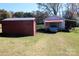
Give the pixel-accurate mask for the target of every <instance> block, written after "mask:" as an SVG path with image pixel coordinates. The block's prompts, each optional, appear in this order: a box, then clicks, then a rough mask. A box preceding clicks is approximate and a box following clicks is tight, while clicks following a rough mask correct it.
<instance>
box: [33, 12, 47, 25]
mask: <svg viewBox="0 0 79 59" xmlns="http://www.w3.org/2000/svg"><path fill="white" fill-rule="evenodd" d="M33 14H34V17H35V18H36V23H37V24H41V23H43V20H44V19H45V18H47V17H48V13H47V12H42V11H34V12H33Z"/></svg>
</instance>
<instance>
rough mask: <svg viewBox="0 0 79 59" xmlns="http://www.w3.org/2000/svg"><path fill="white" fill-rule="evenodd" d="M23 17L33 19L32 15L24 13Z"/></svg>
mask: <svg viewBox="0 0 79 59" xmlns="http://www.w3.org/2000/svg"><path fill="white" fill-rule="evenodd" d="M23 17H33V14H32V13H28V12H25V13H24V15H23Z"/></svg>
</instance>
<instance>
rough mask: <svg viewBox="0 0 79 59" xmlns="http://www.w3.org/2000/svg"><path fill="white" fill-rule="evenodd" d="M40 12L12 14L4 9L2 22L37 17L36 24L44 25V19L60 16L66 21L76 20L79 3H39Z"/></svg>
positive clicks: (1, 14) (0, 17)
mask: <svg viewBox="0 0 79 59" xmlns="http://www.w3.org/2000/svg"><path fill="white" fill-rule="evenodd" d="M37 5H38V8H39V10H41V11H39V10H37V11H32V12H22V11H21V12H10V11H7V10H4V9H0V20H3V19H5V18H26V17H35V18H36V23H37V24H40V23H43V19H45V18H46V17H48V16H53V15H56V16H60V17H63V18H65V19H69V20H72V19H75V18H76V17H77V16H79V4H78V3H65V4H63V3H37Z"/></svg>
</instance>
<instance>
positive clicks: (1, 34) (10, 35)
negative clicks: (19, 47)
mask: <svg viewBox="0 0 79 59" xmlns="http://www.w3.org/2000/svg"><path fill="white" fill-rule="evenodd" d="M28 36H29V35H17V34H5V33H0V37H8V38H9V37H10V38H19V37H28Z"/></svg>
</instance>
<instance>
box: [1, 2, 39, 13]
mask: <svg viewBox="0 0 79 59" xmlns="http://www.w3.org/2000/svg"><path fill="white" fill-rule="evenodd" d="M0 9H5V10H7V11H13V12H17V11H23V12H31V11H36V10H38V6H37V4H35V3H0Z"/></svg>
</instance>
